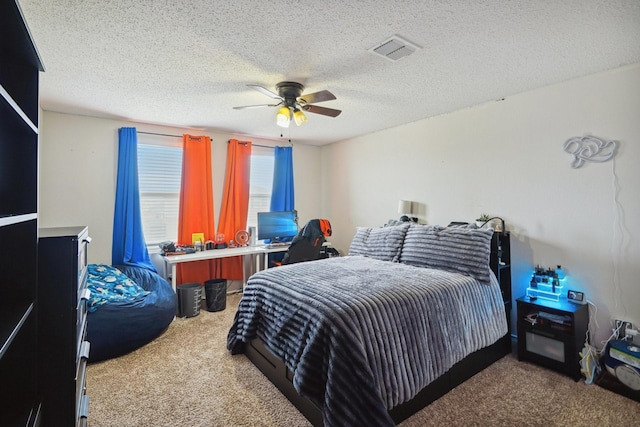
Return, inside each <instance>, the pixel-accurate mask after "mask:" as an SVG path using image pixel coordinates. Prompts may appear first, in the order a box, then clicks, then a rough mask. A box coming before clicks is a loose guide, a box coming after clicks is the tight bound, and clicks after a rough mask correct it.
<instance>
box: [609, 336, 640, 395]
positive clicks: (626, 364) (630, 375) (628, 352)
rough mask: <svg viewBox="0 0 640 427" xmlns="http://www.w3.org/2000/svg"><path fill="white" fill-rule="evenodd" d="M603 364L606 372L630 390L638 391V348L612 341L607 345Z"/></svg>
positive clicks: (639, 383)
mask: <svg viewBox="0 0 640 427" xmlns="http://www.w3.org/2000/svg"><path fill="white" fill-rule="evenodd" d="M604 364H605V367H606V368H607V371H609V373H610V374H611V375H613V376H614V377H616V378H617V379H618V380H619V381H620V382H621V383H622V384H624V385H626V386H627V387H629V388H630V389H631V390H634V391H638V390H640V347H638V346H637V345H635V344H633V343H632V342H628V341H624V340H614V341H610V342H609V343H608V344H607V348H606V350H605V357H604Z"/></svg>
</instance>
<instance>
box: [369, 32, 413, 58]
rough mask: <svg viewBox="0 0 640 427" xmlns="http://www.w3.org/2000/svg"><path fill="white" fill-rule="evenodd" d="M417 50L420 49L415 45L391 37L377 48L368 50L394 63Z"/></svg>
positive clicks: (399, 38)
mask: <svg viewBox="0 0 640 427" xmlns="http://www.w3.org/2000/svg"><path fill="white" fill-rule="evenodd" d="M418 49H420V48H419V47H418V46H416V45H415V44H413V43H410V42H408V41H406V40H404V39H403V38H401V37H399V36H392V37H390V38H388V39H387V40H385V41H383V42H382V43H380V44H378V45H377V46H374V47H372V48H371V49H369V52H371V53H373V54H376V55H380V56H382V57H383V58H387V59H388V60H389V61H393V62H395V61H398V60H400V59H402V58H404V57H406V56H409V55H411V54H412V53H413V52H415V51H416V50H418Z"/></svg>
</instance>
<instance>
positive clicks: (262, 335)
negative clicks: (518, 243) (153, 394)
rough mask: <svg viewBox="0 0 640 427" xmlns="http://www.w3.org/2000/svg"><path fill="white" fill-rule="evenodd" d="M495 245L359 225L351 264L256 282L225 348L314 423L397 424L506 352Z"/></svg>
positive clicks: (285, 270)
mask: <svg viewBox="0 0 640 427" xmlns="http://www.w3.org/2000/svg"><path fill="white" fill-rule="evenodd" d="M506 237H508V236H506ZM501 238H502V239H504V238H505V236H503V235H499V234H495V235H494V233H493V231H492V230H486V229H475V228H467V227H456V228H451V227H439V226H425V225H418V224H400V225H397V226H393V227H378V228H365V227H360V228H358V229H357V231H356V235H355V236H354V239H353V241H352V243H351V248H350V251H349V256H346V257H338V258H328V259H323V260H318V261H311V262H306V263H300V264H292V265H286V266H282V267H278V268H273V269H269V270H265V271H262V272H259V273H257V274H255V275H253V276H252V277H251V278H250V279H249V281H248V283H247V286H246V287H245V290H244V294H243V297H242V299H241V301H240V304H239V307H238V312H237V314H236V318H235V320H234V323H233V325H232V327H231V329H230V331H229V334H228V340H227V347H228V349H229V350H230V351H231V352H232V353H233V354H237V353H244V354H246V356H247V357H248V358H249V359H250V360H251V361H252V362H253V363H254V364H255V365H256V366H257V367H258V368H259V369H260V370H261V371H262V372H263V373H264V374H265V375H266V376H267V377H268V378H269V379H270V380H271V381H272V382H273V383H274V384H275V385H276V386H277V387H278V388H279V389H280V390H281V391H282V392H283V394H285V395H286V396H287V397H288V398H289V400H291V401H292V403H293V404H294V405H295V406H296V407H297V408H298V409H299V410H300V411H301V412H302V413H303V414H304V415H305V417H307V419H309V421H310V422H311V423H312V424H313V425H316V426H319V425H325V426H338V425H340V426H351V425H352V426H355V425H367V426H391V425H395V423H398V422H400V421H402V420H403V419H405V418H407V417H409V416H410V415H411V414H413V413H415V412H416V411H417V410H419V409H421V408H422V407H424V406H425V405H426V404H428V403H430V402H431V401H433V400H435V399H437V398H438V397H440V396H442V395H443V394H445V393H446V392H447V391H448V390H450V389H451V388H453V387H455V386H456V385H458V384H460V383H461V382H463V381H465V380H466V379H467V378H469V377H471V376H472V375H474V374H475V373H476V372H478V371H480V370H482V369H484V367H486V366H488V365H490V364H491V363H493V362H494V361H496V360H498V359H499V358H501V357H502V356H504V355H505V354H507V353H508V352H509V351H510V348H511V346H510V337H509V335H508V329H509V327H508V321H507V318H508V311H509V307H510V302H509V301H510V289H506V288H505V287H504V286H503V287H502V288H501V286H500V284H499V283H498V280H497V277H496V274H495V272H494V271H492V269H491V268H490V264H491V262H490V261H492V260H493V261H494V262H495V261H496V260H497V257H498V255H499V254H498V247H500V250H501V251H504V247H503V246H504V245H502V244H501ZM507 248H508V245H507ZM496 270H497V269H496ZM505 282H507V281H505Z"/></svg>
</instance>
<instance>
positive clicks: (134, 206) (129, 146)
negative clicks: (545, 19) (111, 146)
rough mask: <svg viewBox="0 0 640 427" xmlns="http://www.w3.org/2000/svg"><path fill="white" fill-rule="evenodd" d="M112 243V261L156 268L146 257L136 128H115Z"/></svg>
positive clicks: (151, 268)
mask: <svg viewBox="0 0 640 427" xmlns="http://www.w3.org/2000/svg"><path fill="white" fill-rule="evenodd" d="M112 245H113V246H112V248H111V263H112V264H114V265H116V264H123V265H132V266H139V267H144V268H147V269H149V270H151V271H156V269H155V267H154V266H153V264H152V263H151V259H150V258H149V252H148V251H147V245H146V242H145V240H144V233H143V231H142V218H141V216H140V192H139V190H138V136H137V134H136V128H120V129H118V174H117V176H116V205H115V210H114V213H113V243H112Z"/></svg>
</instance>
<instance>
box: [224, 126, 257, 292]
mask: <svg viewBox="0 0 640 427" xmlns="http://www.w3.org/2000/svg"><path fill="white" fill-rule="evenodd" d="M250 170H251V142H249V141H238V140H237V139H231V140H229V146H228V147H227V171H226V174H225V179H224V192H223V195H222V205H221V206H220V221H219V222H218V233H223V234H224V239H225V241H226V242H227V243H229V240H234V241H235V240H236V237H235V236H236V233H237V232H238V231H240V230H246V229H247V214H248V212H249V180H250ZM217 262H218V271H217V275H218V277H222V278H225V279H227V280H242V268H243V267H242V257H233V258H223V259H220V260H217Z"/></svg>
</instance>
